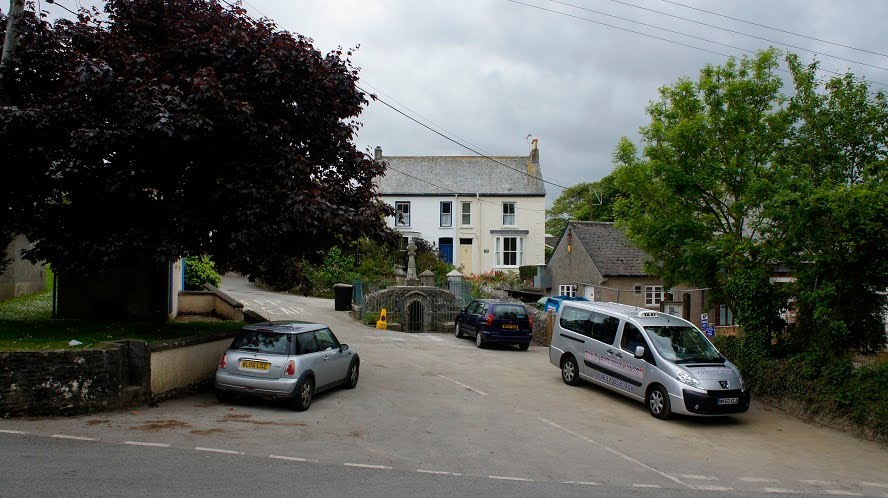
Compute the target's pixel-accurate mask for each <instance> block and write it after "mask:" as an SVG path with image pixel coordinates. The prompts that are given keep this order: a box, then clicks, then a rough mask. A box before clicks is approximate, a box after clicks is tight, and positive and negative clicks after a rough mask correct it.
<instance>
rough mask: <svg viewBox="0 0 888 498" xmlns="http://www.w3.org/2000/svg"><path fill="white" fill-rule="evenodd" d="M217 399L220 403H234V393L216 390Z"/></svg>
mask: <svg viewBox="0 0 888 498" xmlns="http://www.w3.org/2000/svg"><path fill="white" fill-rule="evenodd" d="M216 399H218V400H219V403H231V402H232V401H234V393H231V392H228V391H225V390H222V389H216Z"/></svg>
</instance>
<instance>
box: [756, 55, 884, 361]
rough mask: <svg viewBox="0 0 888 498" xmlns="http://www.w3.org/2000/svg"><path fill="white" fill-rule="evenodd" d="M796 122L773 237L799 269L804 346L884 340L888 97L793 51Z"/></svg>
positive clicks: (782, 165) (833, 347)
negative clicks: (826, 75) (825, 72)
mask: <svg viewBox="0 0 888 498" xmlns="http://www.w3.org/2000/svg"><path fill="white" fill-rule="evenodd" d="M787 61H788V62H789V68H790V71H791V73H792V78H793V82H794V86H795V93H794V95H793V97H792V99H791V101H790V109H791V111H792V112H793V115H794V117H795V118H796V126H794V127H793V128H792V129H791V130H790V132H791V133H790V136H789V140H788V141H787V143H788V146H787V147H786V148H785V149H784V150H783V153H782V154H781V157H779V158H778V160H777V163H778V164H777V167H776V170H777V172H778V175H776V176H775V182H776V183H777V186H778V188H776V189H775V195H774V197H773V198H772V200H771V202H770V203H769V204H768V209H767V216H768V218H769V220H771V224H770V229H769V234H768V239H769V241H768V243H769V244H770V245H771V246H773V247H775V248H776V249H777V254H778V255H779V258H780V259H781V260H782V261H785V262H786V263H787V264H789V265H790V266H791V267H792V269H793V274H794V275H795V276H796V278H797V280H796V282H797V286H796V297H797V308H798V324H797V326H796V329H795V330H794V331H793V334H792V335H791V338H792V340H793V342H794V343H795V344H796V346H799V347H800V348H803V349H806V350H819V351H822V352H826V353H833V352H843V351H846V350H848V349H849V348H855V349H863V350H877V349H880V348H881V347H882V346H883V345H884V342H885V329H884V325H883V323H882V312H883V310H884V307H885V296H884V291H885V290H886V289H888V250H886V244H888V182H886V179H888V178H886V173H888V167H886V165H888V101H886V97H885V94H884V93H883V92H872V91H871V90H870V88H869V85H868V84H867V83H866V82H865V81H861V80H858V79H857V78H855V77H854V76H853V75H851V74H846V75H843V76H841V77H834V78H831V79H829V80H828V81H825V82H823V81H818V80H817V79H816V78H815V75H816V69H817V65H816V63H815V64H812V65H809V66H803V65H802V64H801V63H800V62H799V61H798V59H797V57H795V56H792V55H791V56H789V57H788V58H787Z"/></svg>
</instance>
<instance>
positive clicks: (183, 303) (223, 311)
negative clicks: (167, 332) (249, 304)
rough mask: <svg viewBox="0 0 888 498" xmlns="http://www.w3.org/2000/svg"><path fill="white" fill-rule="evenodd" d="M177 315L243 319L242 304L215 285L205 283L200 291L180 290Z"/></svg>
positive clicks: (240, 320)
mask: <svg viewBox="0 0 888 498" xmlns="http://www.w3.org/2000/svg"><path fill="white" fill-rule="evenodd" d="M177 301H178V307H177V314H178V315H206V316H214V317H218V318H222V319H224V320H233V321H236V322H242V321H244V305H243V303H240V302H238V301H237V299H234V298H233V297H231V296H229V295H228V294H225V293H224V292H222V291H221V290H219V289H217V288H216V287H214V286H212V285H210V284H207V285H206V286H205V290H202V291H180V292H179V296H178V299H177Z"/></svg>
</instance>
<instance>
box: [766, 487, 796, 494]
mask: <svg viewBox="0 0 888 498" xmlns="http://www.w3.org/2000/svg"><path fill="white" fill-rule="evenodd" d="M764 492H765V493H784V494H797V493H801V491H799V490H797V489H787V488H765V489H764Z"/></svg>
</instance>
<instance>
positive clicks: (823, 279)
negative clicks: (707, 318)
mask: <svg viewBox="0 0 888 498" xmlns="http://www.w3.org/2000/svg"><path fill="white" fill-rule="evenodd" d="M779 58H780V54H779V53H778V52H777V51H776V50H774V49H770V50H767V51H763V52H760V53H758V54H757V55H756V56H755V57H752V58H743V59H741V60H735V59H730V60H728V61H727V62H726V63H725V64H724V65H723V66H707V67H705V68H704V69H703V70H701V71H700V75H699V77H698V79H697V80H695V81H692V80H690V79H681V80H679V81H678V82H677V83H675V84H673V85H670V86H665V87H663V88H661V90H660V99H659V100H658V101H656V102H653V103H651V104H650V105H649V106H648V108H647V112H648V115H649V116H650V118H651V122H650V124H649V125H647V126H645V127H644V128H642V130H641V134H642V137H643V139H644V142H645V148H644V151H643V155H642V157H639V156H638V154H637V151H636V149H635V146H634V145H633V144H632V143H631V142H629V141H628V140H626V139H624V140H622V141H621V142H620V144H619V145H618V147H617V151H616V152H615V160H616V162H617V164H618V167H617V169H616V170H615V172H614V173H613V176H614V177H615V183H616V185H617V187H618V188H620V189H624V190H625V191H626V192H627V195H625V196H623V197H621V198H620V199H618V200H617V202H616V207H615V213H616V218H617V221H618V223H620V224H621V225H622V226H623V227H625V229H626V231H627V234H628V236H629V237H630V238H631V239H632V240H633V241H634V242H635V243H636V244H638V245H639V246H640V247H641V248H642V249H644V250H645V251H646V252H647V253H648V254H650V255H651V256H652V258H653V261H652V262H651V263H650V265H649V270H650V271H651V272H652V274H655V275H658V276H660V277H661V278H663V279H664V280H665V282H666V283H667V285H671V284H675V283H678V282H685V283H689V284H691V285H697V286H701V287H709V288H712V289H713V290H714V291H715V292H714V294H715V296H716V298H718V299H722V300H724V301H726V302H728V303H729V304H730V305H731V307H732V308H733V309H734V312H735V314H736V316H737V317H738V320H739V321H740V323H741V324H743V326H744V329H745V331H746V340H745V341H744V344H743V349H744V350H745V354H748V355H749V356H750V358H752V357H756V358H760V357H763V355H765V354H766V353H767V350H768V349H769V347H770V345H771V342H772V341H771V339H772V333H773V332H774V331H775V330H777V329H780V328H781V327H782V325H783V323H782V321H781V320H780V319H779V317H778V316H777V315H778V312H779V311H780V310H781V308H783V307H785V306H786V305H787V300H788V299H787V298H788V296H792V297H794V299H795V302H796V306H797V311H798V316H799V320H798V324H797V325H796V326H795V328H794V329H793V330H792V331H791V336H792V337H793V339H794V340H795V341H796V342H797V344H798V345H800V347H802V348H805V349H811V348H812V347H819V348H823V349H825V350H827V351H830V352H843V351H846V350H847V349H848V348H863V349H873V348H875V347H878V346H880V345H881V344H884V328H883V326H882V324H881V316H880V314H881V312H882V309H883V307H884V295H883V294H880V293H879V292H878V291H884V290H885V289H886V288H888V262H886V261H888V260H886V258H888V254H886V251H885V250H884V245H885V240H888V205H886V203H888V200H886V199H888V195H886V194H888V190H886V183H885V181H884V180H885V170H886V168H885V166H886V154H888V133H886V130H888V128H886V127H888V111H886V109H888V106H886V101H885V96H884V95H883V94H882V93H881V92H879V93H877V94H875V95H874V94H872V93H871V92H870V90H869V88H868V85H867V84H866V82H862V81H859V80H857V79H855V78H854V76H853V75H850V74H849V75H844V76H841V77H836V78H832V79H830V80H828V81H826V82H825V83H824V82H821V81H819V80H818V79H817V78H816V64H814V65H811V66H802V65H801V64H799V62H798V60H797V58H796V57H795V56H793V55H789V56H787V58H786V60H787V62H788V63H789V67H790V73H791V77H792V83H793V86H794V92H793V93H792V97H791V98H790V97H787V96H785V95H784V94H783V93H782V91H781V87H782V84H783V82H782V80H781V79H780V78H779V77H778V76H777V75H776V74H775V70H776V69H777V68H778V64H779ZM778 262H780V263H783V264H785V265H788V267H789V268H790V270H791V273H792V275H793V276H794V277H796V284H795V287H794V288H790V289H788V290H784V289H780V288H777V287H775V286H774V285H772V284H771V283H770V282H769V278H768V277H769V276H770V275H771V274H772V271H773V266H774V265H775V264H776V263H778ZM751 363H754V361H752V362H751Z"/></svg>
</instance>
